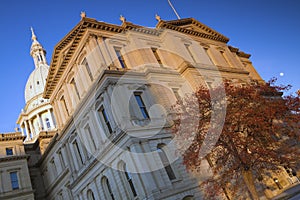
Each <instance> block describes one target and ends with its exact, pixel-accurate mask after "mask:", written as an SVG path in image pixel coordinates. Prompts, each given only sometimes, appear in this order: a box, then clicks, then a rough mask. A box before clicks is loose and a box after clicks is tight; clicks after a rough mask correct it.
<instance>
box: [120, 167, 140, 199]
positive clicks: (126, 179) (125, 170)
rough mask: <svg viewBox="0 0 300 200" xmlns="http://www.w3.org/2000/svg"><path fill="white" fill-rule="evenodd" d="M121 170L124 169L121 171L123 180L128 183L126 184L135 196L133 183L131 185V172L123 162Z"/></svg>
mask: <svg viewBox="0 0 300 200" xmlns="http://www.w3.org/2000/svg"><path fill="white" fill-rule="evenodd" d="M123 170H124V172H123V173H124V178H125V181H126V183H127V184H128V186H129V187H130V190H131V192H132V195H133V196H134V197H136V196H137V193H136V190H135V188H134V185H133V181H132V176H131V173H130V172H129V170H128V169H127V165H126V164H125V163H123Z"/></svg>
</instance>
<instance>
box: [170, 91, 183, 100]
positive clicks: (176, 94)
mask: <svg viewBox="0 0 300 200" xmlns="http://www.w3.org/2000/svg"><path fill="white" fill-rule="evenodd" d="M172 90H173V93H174V95H175V97H176V99H177V100H180V99H181V97H180V95H179V93H178V88H173V89H172Z"/></svg>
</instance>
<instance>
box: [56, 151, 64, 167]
mask: <svg viewBox="0 0 300 200" xmlns="http://www.w3.org/2000/svg"><path fill="white" fill-rule="evenodd" d="M57 154H58V157H59V161H60V164H61V166H62V167H63V168H64V167H65V160H64V158H63V155H62V152H61V150H60V151H58V152H57Z"/></svg>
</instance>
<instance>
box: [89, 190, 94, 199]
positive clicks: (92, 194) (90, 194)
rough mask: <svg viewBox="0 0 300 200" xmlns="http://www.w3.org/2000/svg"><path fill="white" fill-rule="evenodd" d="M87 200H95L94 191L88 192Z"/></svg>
mask: <svg viewBox="0 0 300 200" xmlns="http://www.w3.org/2000/svg"><path fill="white" fill-rule="evenodd" d="M87 198H88V200H95V196H94V193H93V191H92V190H88V191H87Z"/></svg>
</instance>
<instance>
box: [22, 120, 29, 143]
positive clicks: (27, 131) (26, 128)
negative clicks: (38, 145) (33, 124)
mask: <svg viewBox="0 0 300 200" xmlns="http://www.w3.org/2000/svg"><path fill="white" fill-rule="evenodd" d="M23 123H24V125H25V130H26V139H28V138H29V137H30V132H29V130H28V125H27V121H24V122H23Z"/></svg>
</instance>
